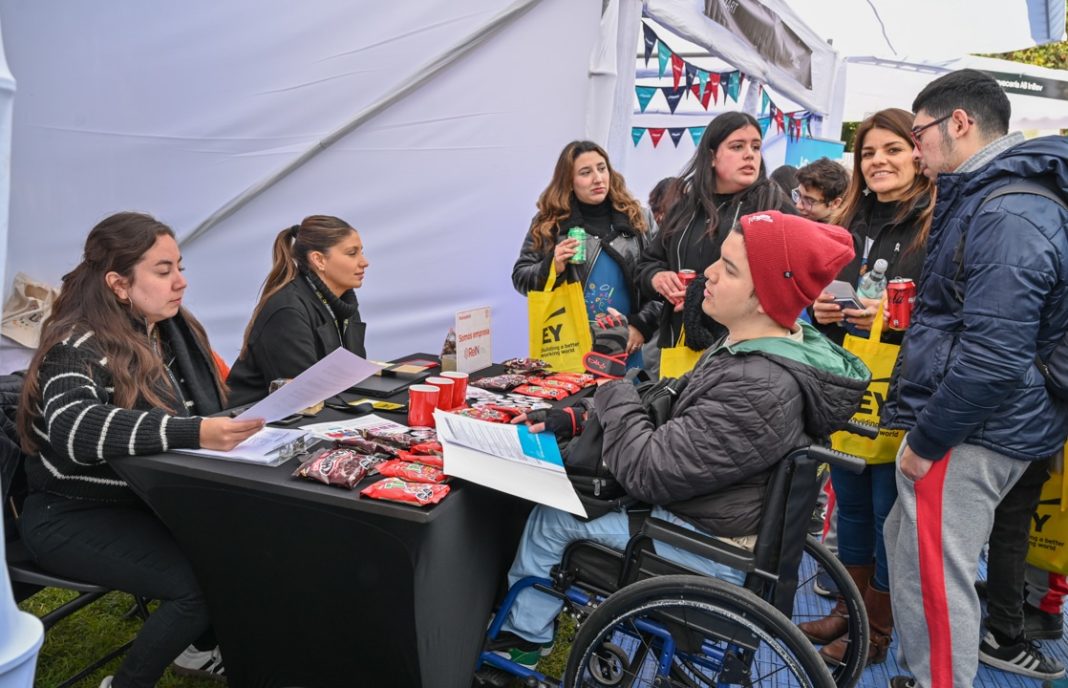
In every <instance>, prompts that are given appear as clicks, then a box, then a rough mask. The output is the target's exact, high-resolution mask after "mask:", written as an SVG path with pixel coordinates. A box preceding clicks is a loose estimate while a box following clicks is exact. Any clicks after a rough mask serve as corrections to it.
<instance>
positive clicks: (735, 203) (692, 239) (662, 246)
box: [638, 180, 797, 347]
mask: <svg viewBox="0 0 1068 688" xmlns="http://www.w3.org/2000/svg"><path fill="white" fill-rule="evenodd" d="M758 184H770V185H771V189H772V198H773V199H774V200H773V202H772V204H771V207H769V208H758V207H756V195H757V194H755V193H753V190H754V189H755V187H750V188H749V189H747V190H745V191H742V192H739V193H737V194H733V195H722V196H721V195H717V196H716V199H715V200H716V202H717V206H718V207H719V218H718V220H719V222H718V225H717V227H716V234H715V236H709V235H708V231H707V225H708V216H707V215H706V214H705V213H704V211H698V212H696V213H694V214H692V215H691V216H690V218H689V219H688V220H686V222H685V225H684V226H683V227H682V229H679V230H676V231H671V232H665V230H664V228H663V227H661V228H660V231H658V232H657V233H656V236H655V237H653V239H652V241H650V242H649V248H648V249H647V250H646V251H645V252H644V253H643V255H642V259H641V261H640V262H639V264H638V284H639V286H640V287H641V289H642V293H643V294H644V295H645V296H646V298H648V299H653V300H655V301H657V302H659V303H664V298H663V297H662V296H661V295H660V294H659V293H658V292H657V291H656V290H655V289H653V277H654V276H655V275H656V273H658V272H662V271H664V270H670V271H672V272H678V271H679V270H682V269H689V270H694V271H696V272H697V274H698V275H700V274H701V273H703V272H704V271H705V268H707V267H708V266H709V265H711V264H712V263H715V262H716V261H717V260H719V251H720V246H721V245H722V244H723V240H724V239H726V238H727V235H728V234H729V233H730V231H731V228H732V227H734V225H735V223H736V222H737V221H738V218H739V217H741V216H742V215H748V214H749V213H755V212H757V211H759V210H778V211H781V212H784V213H789V214H791V215H796V214H797V210H796V209H795V208H794V204H793V203H792V202H791V201H790V199H789V198H787V196H786V194H784V193H783V192H782V191H781V190H780V189H779V187H778V185H777V184H775V183H774V182H771V181H769V180H765V181H762V182H758ZM681 325H682V313H681V312H678V313H676V312H675V310H674V306H673V305H672V304H668V303H664V306H663V310H662V311H661V313H660V321H659V323H658V324H657V327H658V328H659V332H660V337H659V344H660V346H661V347H668V346H675V343H676V342H677V341H678V338H679V330H680V328H681Z"/></svg>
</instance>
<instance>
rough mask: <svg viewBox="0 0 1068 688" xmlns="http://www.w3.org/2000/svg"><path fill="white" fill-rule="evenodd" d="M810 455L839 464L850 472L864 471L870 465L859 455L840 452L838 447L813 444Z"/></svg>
mask: <svg viewBox="0 0 1068 688" xmlns="http://www.w3.org/2000/svg"><path fill="white" fill-rule="evenodd" d="M808 455H809V458H812V459H815V460H816V461H822V462H825V463H829V464H831V465H832V466H838V467H839V468H842V469H844V470H847V471H849V472H850V473H863V472H864V469H865V468H866V467H867V465H868V462H867V461H865V460H864V459H862V458H860V457H859V456H853V455H852V454H846V453H845V452H840V451H838V450H837V449H831V448H830V447H821V446H819V445H812V446H811V447H809V448H808Z"/></svg>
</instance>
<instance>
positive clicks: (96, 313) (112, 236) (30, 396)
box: [17, 212, 226, 454]
mask: <svg viewBox="0 0 1068 688" xmlns="http://www.w3.org/2000/svg"><path fill="white" fill-rule="evenodd" d="M161 236H169V237H172V238H173V237H174V232H173V231H172V230H171V228H170V227H168V226H167V225H165V224H163V223H162V222H160V221H159V220H157V219H155V218H154V217H152V216H150V215H145V214H143V213H130V212H125V213H116V214H114V215H112V216H110V217H108V218H105V219H104V220H102V221H101V222H100V223H99V224H98V225H97V226H96V227H93V229H92V231H90V232H89V236H88V237H87V238H86V240H85V250H84V254H83V256H82V262H81V263H79V264H78V266H77V267H75V268H74V269H73V270H71V271H70V272H69V273H67V274H66V275H64V276H63V288H62V290H61V291H60V292H59V297H58V298H57V299H56V302H55V304H54V305H53V306H52V315H51V316H49V318H48V319H47V320H45V322H44V325H43V327H42V331H41V343H40V345H39V346H38V347H37V353H36V354H34V357H33V360H32V361H31V363H30V369H29V371H28V372H27V374H26V382H25V384H24V385H23V387H22V398H21V399H20V401H19V409H18V419H17V423H18V431H19V438H20V440H21V443H22V447H23V449H24V450H25V451H26V452H27V453H31V454H32V453H34V452H36V451H38V450H39V449H40V444H39V442H38V439H37V437H36V434H35V433H34V431H33V423H34V421H35V420H37V418H39V417H40V415H41V413H42V408H41V404H42V399H41V389H40V383H39V380H38V373H39V370H40V367H41V363H42V361H43V360H44V358H45V356H47V355H48V352H49V351H50V350H51V349H52V347H54V346H55V345H56V344H58V343H60V342H61V341H63V340H64V339H66V338H67V337H70V336H71V335H72V334H74V333H84V332H92V333H93V336H94V338H95V339H96V341H97V342H98V344H97V346H98V348H99V350H100V353H101V355H102V356H105V357H107V361H108V370H109V371H110V372H111V378H112V382H113V384H114V386H115V392H114V396H113V399H114V403H115V405H116V406H122V407H126V408H132V407H133V406H134V405H135V404H136V403H137V401H138V400H139V399H143V400H144V401H145V402H147V403H149V404H151V405H152V406H155V407H159V408H166V409H169V410H170V411H172V412H177V409H174V408H171V407H170V406H169V405H168V402H167V401H165V400H164V399H163V397H162V396H161V395H160V393H159V390H160V389H164V388H165V385H166V383H165V380H166V375H167V372H166V370H165V368H164V365H163V361H162V360H161V359H160V357H159V355H158V354H157V353H156V352H155V351H154V350H153V348H152V345H151V343H150V342H149V339H148V337H147V336H145V333H144V332H143V331H141V330H140V329H139V328H138V327H137V324H136V321H135V319H134V317H131V314H132V311H131V310H130V306H129V304H128V303H123V302H121V301H119V298H118V297H117V296H116V295H115V292H113V291H112V290H111V288H109V287H108V285H107V283H106V282H105V275H107V274H108V273H109V272H116V273H118V274H119V275H121V276H122V277H124V278H125V279H127V280H129V281H131V282H132V281H133V271H134V267H135V266H136V265H137V264H138V263H139V262H140V261H141V259H142V258H143V257H144V255H145V253H147V252H148V251H149V249H151V248H152V247H153V246H154V245H155V243H156V241H157V240H158V239H159V237H161ZM181 313H182V316H183V317H184V319H185V321H186V322H187V323H188V324H189V329H190V331H191V332H192V333H193V336H194V337H195V338H196V339H197V340H198V342H199V343H200V344H201V346H202V347H203V349H204V351H205V352H210V351H211V347H210V346H209V344H208V337H207V334H206V333H205V332H204V328H203V327H202V326H201V325H200V323H199V322H197V320H196V319H195V318H194V317H193V316H192V315H191V314H190V313H189V312H188V311H186V310H185V309H184V308H183V309H181ZM211 373H212V376H213V378H214V380H215V385H216V388H217V390H218V392H219V398H220V399H225V398H226V395H225V392H224V387H223V384H222V380H220V379H219V372H218V370H216V369H215V367H214V366H212V367H211Z"/></svg>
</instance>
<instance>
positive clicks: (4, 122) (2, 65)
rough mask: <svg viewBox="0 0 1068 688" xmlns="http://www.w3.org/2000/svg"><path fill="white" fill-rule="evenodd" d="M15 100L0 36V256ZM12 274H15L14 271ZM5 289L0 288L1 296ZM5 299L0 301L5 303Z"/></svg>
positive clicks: (0, 281)
mask: <svg viewBox="0 0 1068 688" xmlns="http://www.w3.org/2000/svg"><path fill="white" fill-rule="evenodd" d="M14 99H15V78H14V77H13V76H12V75H11V70H10V69H9V68H8V65H7V57H6V54H5V51H4V41H3V36H2V34H0V256H3V247H4V246H6V245H7V236H8V205H9V198H10V195H9V189H10V186H11V129H12V117H13V107H14ZM4 262H5V261H4V260H2V259H0V285H4V284H7V279H6V271H5V265H4ZM11 274H14V271H12V273H11ZM3 292H4V289H2V288H0V294H2V293H3ZM5 301H6V298H5V299H0V303H4V302H5Z"/></svg>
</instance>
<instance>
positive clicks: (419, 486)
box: [360, 478, 449, 506]
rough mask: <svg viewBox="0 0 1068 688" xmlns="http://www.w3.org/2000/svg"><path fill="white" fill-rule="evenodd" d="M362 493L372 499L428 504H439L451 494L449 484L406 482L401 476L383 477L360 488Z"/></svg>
mask: <svg viewBox="0 0 1068 688" xmlns="http://www.w3.org/2000/svg"><path fill="white" fill-rule="evenodd" d="M360 494H361V495H363V496H364V497H370V498H371V499H384V500H386V501H389V502H400V503H402V504H413V505H415V506H426V505H428V504H437V503H438V502H440V501H441V500H443V499H445V495H447V494H449V486H448V485H432V484H430V483H406V482H404V481H403V480H401V479H400V478H383V479H382V480H379V481H378V482H377V483H375V484H373V485H370V486H368V487H365V488H363V489H362V490H360Z"/></svg>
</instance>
